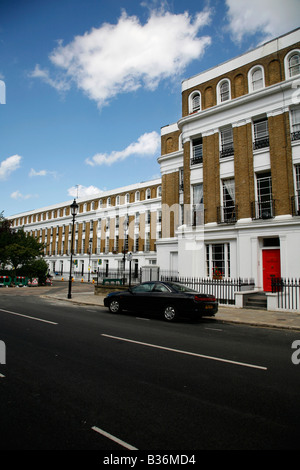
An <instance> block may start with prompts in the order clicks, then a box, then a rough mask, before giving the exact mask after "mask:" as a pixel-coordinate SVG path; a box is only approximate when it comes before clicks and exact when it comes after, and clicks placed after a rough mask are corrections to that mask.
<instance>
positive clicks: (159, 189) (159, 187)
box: [157, 186, 161, 197]
mask: <svg viewBox="0 0 300 470" xmlns="http://www.w3.org/2000/svg"><path fill="white" fill-rule="evenodd" d="M157 197H161V186H158V188H157Z"/></svg>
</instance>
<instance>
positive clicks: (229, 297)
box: [160, 272, 254, 305]
mask: <svg viewBox="0 0 300 470" xmlns="http://www.w3.org/2000/svg"><path fill="white" fill-rule="evenodd" d="M160 280H161V281H173V282H180V283H181V284H184V285H186V286H188V287H191V288H192V289H195V290H197V291H198V292H201V293H203V294H212V295H214V296H215V297H216V299H217V300H218V302H219V303H220V304H233V305H234V304H235V295H234V294H235V292H240V291H241V290H245V289H247V290H251V289H253V288H254V280H252V279H241V278H238V279H211V278H195V277H193V278H190V277H183V276H178V275H176V274H163V272H161V273H160Z"/></svg>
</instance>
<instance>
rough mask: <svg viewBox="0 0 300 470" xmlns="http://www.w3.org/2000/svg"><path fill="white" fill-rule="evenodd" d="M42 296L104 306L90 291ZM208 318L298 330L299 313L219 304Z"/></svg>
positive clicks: (299, 327)
mask: <svg viewBox="0 0 300 470" xmlns="http://www.w3.org/2000/svg"><path fill="white" fill-rule="evenodd" d="M44 297H48V298H55V299H57V300H64V301H66V302H74V303H79V304H84V305H93V306H99V307H102V306H104V304H103V300H104V296H101V295H95V294H93V293H91V292H80V293H72V299H68V298H67V296H66V294H65V293H53V294H49V293H47V294H46V295H44ZM210 320H212V321H218V322H229V323H240V324H247V325H252V326H261V327H267V328H280V329H289V330H296V331H300V313H292V312H281V311H276V312H271V311H267V310H252V309H245V308H235V307H233V306H223V305H221V306H219V311H218V313H217V314H216V316H215V317H212V318H210Z"/></svg>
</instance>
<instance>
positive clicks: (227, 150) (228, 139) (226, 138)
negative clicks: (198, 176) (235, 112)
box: [220, 126, 234, 158]
mask: <svg viewBox="0 0 300 470" xmlns="http://www.w3.org/2000/svg"><path fill="white" fill-rule="evenodd" d="M220 138H221V150H220V158H223V157H230V156H232V155H233V153H234V152H233V132H232V127H231V126H228V127H224V128H223V129H221V130H220Z"/></svg>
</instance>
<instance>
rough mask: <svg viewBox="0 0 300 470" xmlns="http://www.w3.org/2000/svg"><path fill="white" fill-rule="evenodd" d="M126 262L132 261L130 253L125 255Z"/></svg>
mask: <svg viewBox="0 0 300 470" xmlns="http://www.w3.org/2000/svg"><path fill="white" fill-rule="evenodd" d="M127 261H132V253H130V252H129V253H127Z"/></svg>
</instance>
